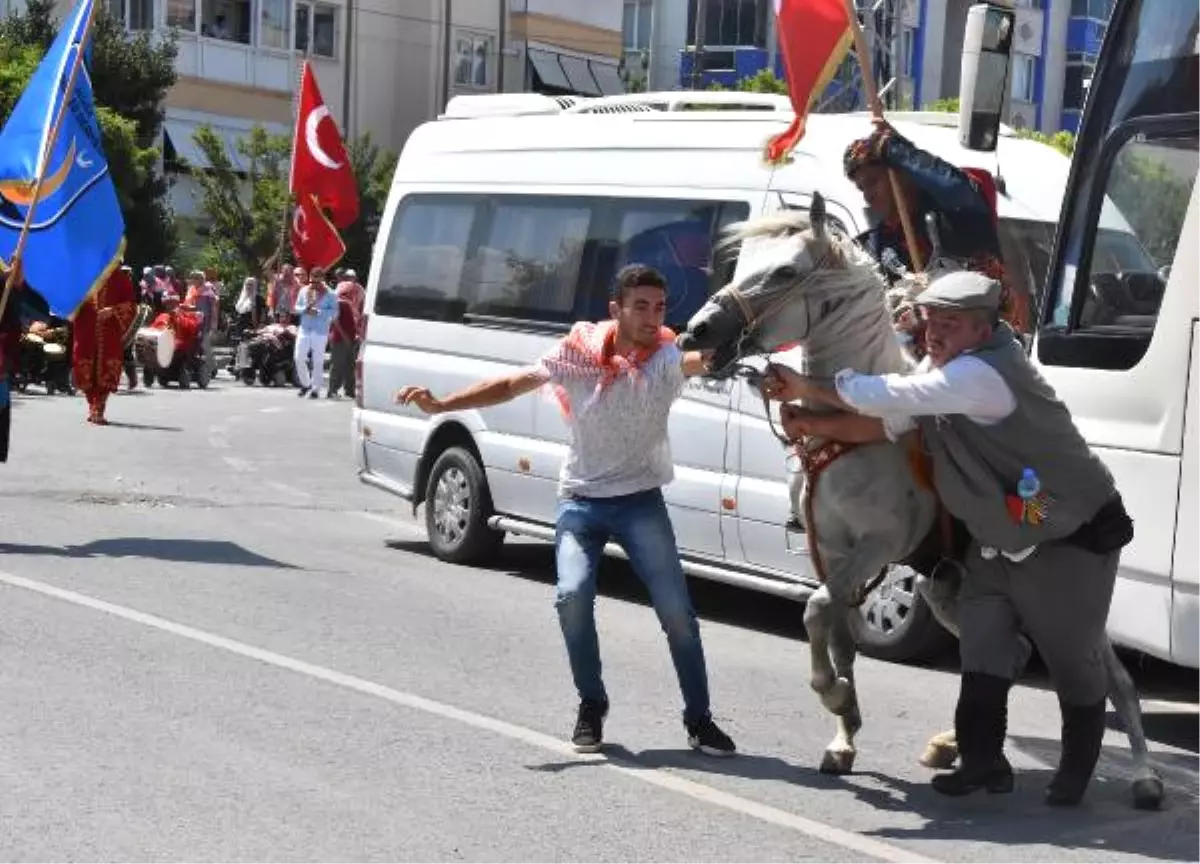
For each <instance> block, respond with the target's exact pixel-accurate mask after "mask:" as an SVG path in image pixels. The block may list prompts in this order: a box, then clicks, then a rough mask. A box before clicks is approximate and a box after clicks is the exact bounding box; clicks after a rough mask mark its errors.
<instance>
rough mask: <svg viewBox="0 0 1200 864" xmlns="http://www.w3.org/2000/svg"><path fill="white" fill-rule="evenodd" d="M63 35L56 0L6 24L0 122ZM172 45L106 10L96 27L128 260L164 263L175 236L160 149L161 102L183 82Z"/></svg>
mask: <svg viewBox="0 0 1200 864" xmlns="http://www.w3.org/2000/svg"><path fill="white" fill-rule="evenodd" d="M57 32H58V24H57V21H56V18H55V15H54V3H53V0H28V3H27V5H26V7H25V10H24V11H23V12H21V13H19V14H14V15H9V16H8V17H7V18H5V19H3V20H2V21H0V116H4V117H7V116H8V114H9V112H11V111H12V108H13V106H14V105H15V104H16V100H17V97H18V96H19V95H20V93H21V90H23V89H24V87H25V85H26V83H28V81H29V76H30V75H31V74H32V73H33V70H34V68H36V66H37V63H38V62H39V61H40V60H41V57H42V55H43V54H44V53H45V50H46V48H47V47H49V45H50V43H51V42H53V41H54V37H55V35H56V34H57ZM175 54H176V46H175V42H174V41H173V40H172V39H159V40H156V41H151V39H150V37H149V35H148V34H145V33H139V34H136V35H132V34H130V33H127V32H126V31H125V29H124V27H123V26H122V24H121V23H120V22H118V21H115V20H114V19H112V18H111V17H110V16H109V15H108V13H107V12H104V13H103V14H101V15H100V16H99V17H98V18H97V20H96V23H95V25H94V29H93V38H92V64H91V80H92V91H93V93H94V94H95V99H96V114H97V117H98V119H99V121H100V130H101V133H102V136H103V141H104V150H105V156H106V158H107V159H108V164H109V168H110V170H111V171H112V176H113V183H114V185H115V186H116V189H117V197H118V199H119V200H120V202H121V210H122V215H123V216H124V219H125V234H126V242H127V249H126V258H127V260H130V261H134V262H139V263H154V262H159V261H165V260H167V259H168V258H169V256H170V255H171V253H172V252H173V251H174V247H175V242H176V236H175V226H174V220H173V218H172V214H171V212H170V208H169V206H168V204H167V198H166V194H167V185H166V181H165V179H164V178H163V177H162V176H161V174H160V172H159V171H158V170H157V165H158V161H159V153H158V151H157V150H156V149H155V142H156V141H157V139H158V134H159V131H160V129H161V127H162V119H163V113H162V100H163V97H164V96H165V95H166V92H167V90H168V89H170V87H171V86H172V85H174V83H175V80H176V72H175Z"/></svg>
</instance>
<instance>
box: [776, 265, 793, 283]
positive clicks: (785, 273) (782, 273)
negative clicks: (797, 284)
mask: <svg viewBox="0 0 1200 864" xmlns="http://www.w3.org/2000/svg"><path fill="white" fill-rule="evenodd" d="M771 278H773V279H788V280H792V279H795V278H796V268H795V267H792V266H791V265H785V266H783V267H780V268H778V269H777V270H776V271H775V272H774V273H772V274H771Z"/></svg>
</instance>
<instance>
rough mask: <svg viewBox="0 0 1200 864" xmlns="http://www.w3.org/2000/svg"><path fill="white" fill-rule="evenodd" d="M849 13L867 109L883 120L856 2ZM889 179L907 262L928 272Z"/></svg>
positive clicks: (894, 181) (901, 198)
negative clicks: (902, 234) (902, 235)
mask: <svg viewBox="0 0 1200 864" xmlns="http://www.w3.org/2000/svg"><path fill="white" fill-rule="evenodd" d="M846 14H847V15H848V16H849V18H850V28H851V30H850V32H851V33H853V34H854V53H855V54H856V55H857V56H858V65H859V67H860V69H861V70H862V77H863V87H864V88H865V89H866V91H867V106H868V107H869V108H870V109H871V114H872V115H873V117H874V119H878V120H882V119H883V102H882V100H880V98H879V88H878V87H876V86H875V73H874V69H873V68H872V66H871V54H870V51H869V50H868V48H867V37H866V36H865V35H864V34H863V31H862V27H861V26H860V25H859V23H858V9H856V8H855V6H854V0H846ZM888 179H889V180H890V181H891V185H892V197H893V198H894V199H895V201H896V211H897V212H898V213H899V214H900V227H901V228H902V229H903V230H904V243H905V245H906V246H908V260H909V261H910V262H912V266H913V270H914V271H916V272H920V271H922V270H924V269H925V262H924V261H922V260H921V250H920V247H919V246H918V245H917V234H916V231H915V230H914V229H913V224H912V215H911V214H910V213H909V212H908V201H907V200H906V197H905V195H904V190H903V189H902V188H901V187H900V180H899V178H898V177H897V176H896V172H895V171H894V170H892V169H891V168H888Z"/></svg>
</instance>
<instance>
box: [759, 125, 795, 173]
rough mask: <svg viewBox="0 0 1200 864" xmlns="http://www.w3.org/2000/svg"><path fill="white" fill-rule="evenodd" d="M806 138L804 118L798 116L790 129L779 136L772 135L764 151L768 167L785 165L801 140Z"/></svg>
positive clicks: (789, 126)
mask: <svg viewBox="0 0 1200 864" xmlns="http://www.w3.org/2000/svg"><path fill="white" fill-rule="evenodd" d="M803 137H804V117H802V116H800V115H796V117H794V118H793V119H792V122H791V123H789V124H788V127H787V128H786V129H784V130H783V131H782V132H780V133H779V134H778V135H772V136H771V138H770V139H769V140H768V141H767V146H766V148H765V149H764V151H763V159H764V161H766V163H767V164H768V165H783V164H784V163H786V162H787V161H788V154H789V153H791V152H792V150H793V149H794V148H795V146H796V145H797V144H799V143H800V139H801V138H803Z"/></svg>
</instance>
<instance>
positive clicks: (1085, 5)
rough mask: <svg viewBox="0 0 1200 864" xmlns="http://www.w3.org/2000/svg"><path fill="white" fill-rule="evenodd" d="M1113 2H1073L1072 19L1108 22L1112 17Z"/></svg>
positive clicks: (1110, 0)
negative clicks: (1092, 19) (1091, 19)
mask: <svg viewBox="0 0 1200 864" xmlns="http://www.w3.org/2000/svg"><path fill="white" fill-rule="evenodd" d="M1112 11H1113V0H1071V17H1072V18H1094V19H1095V20H1097V21H1104V22H1107V21H1108V19H1109V18H1111V17H1112Z"/></svg>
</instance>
